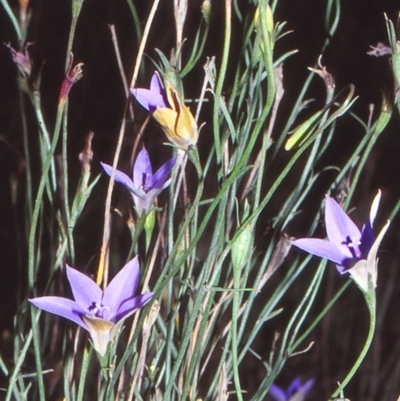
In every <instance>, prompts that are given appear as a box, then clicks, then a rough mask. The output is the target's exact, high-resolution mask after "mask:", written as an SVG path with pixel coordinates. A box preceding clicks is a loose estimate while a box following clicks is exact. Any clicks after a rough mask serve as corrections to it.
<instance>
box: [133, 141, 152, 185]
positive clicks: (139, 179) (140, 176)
mask: <svg viewBox="0 0 400 401" xmlns="http://www.w3.org/2000/svg"><path fill="white" fill-rule="evenodd" d="M152 181H153V170H152V168H151V163H150V157H149V154H148V153H147V150H146V148H145V147H143V148H142V150H141V151H140V152H139V154H138V155H137V157H136V161H135V165H134V166H133V185H134V187H135V188H136V189H138V190H143V191H144V192H147V191H148V190H149V189H150V187H151V183H152Z"/></svg>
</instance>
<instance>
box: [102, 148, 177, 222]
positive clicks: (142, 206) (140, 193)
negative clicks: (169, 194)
mask: <svg viewBox="0 0 400 401" xmlns="http://www.w3.org/2000/svg"><path fill="white" fill-rule="evenodd" d="M175 163H176V157H173V158H172V159H171V160H169V161H167V162H166V163H165V164H163V165H162V166H161V167H160V168H159V169H158V170H157V171H156V173H154V174H153V169H152V167H151V163H150V158H149V154H148V153H147V150H146V149H145V148H144V147H143V149H142V150H141V151H140V152H139V154H138V156H137V158H136V161H135V165H134V166H133V174H132V175H133V177H132V179H131V178H130V177H129V176H128V175H126V174H125V173H123V172H122V171H119V170H116V172H115V177H114V179H115V181H117V182H119V183H120V184H123V185H124V186H125V187H126V188H127V189H128V190H129V192H130V193H131V195H132V198H133V203H134V204H135V207H136V210H137V212H138V215H139V216H141V215H142V214H143V212H144V213H145V214H148V213H149V211H150V209H151V208H152V206H153V203H154V201H155V199H156V197H157V196H158V194H159V193H160V192H161V191H162V190H163V189H165V188H166V187H167V186H168V185H169V184H170V182H171V179H169V180H167V177H168V175H169V173H170V172H171V170H172V169H173V167H174V166H175ZM101 165H102V167H103V169H104V171H105V172H106V173H107V174H108V175H109V176H111V172H112V166H109V165H108V164H105V163H101Z"/></svg>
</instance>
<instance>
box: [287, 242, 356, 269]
mask: <svg viewBox="0 0 400 401" xmlns="http://www.w3.org/2000/svg"><path fill="white" fill-rule="evenodd" d="M292 244H293V245H295V246H297V247H298V248H300V249H302V250H303V251H306V252H309V253H311V254H313V255H316V256H320V257H321V258H325V259H329V260H331V261H332V262H334V263H336V264H338V265H343V264H344V263H345V262H346V260H348V259H352V254H351V252H350V251H349V250H348V249H347V247H344V246H338V245H336V244H333V243H331V242H329V241H327V240H324V239H318V238H300V239H297V240H294V241H292Z"/></svg>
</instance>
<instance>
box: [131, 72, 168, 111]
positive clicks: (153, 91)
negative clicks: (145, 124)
mask: <svg viewBox="0 0 400 401" xmlns="http://www.w3.org/2000/svg"><path fill="white" fill-rule="evenodd" d="M131 92H132V95H133V96H134V97H135V98H136V100H137V101H138V102H139V103H140V104H141V105H142V106H143V107H144V108H145V109H146V110H148V111H153V110H155V109H156V108H157V107H167V104H166V102H165V100H164V95H163V94H164V89H163V87H162V83H161V80H160V76H159V75H158V73H157V72H155V73H154V74H153V77H152V78H151V83H150V90H149V89H145V88H131Z"/></svg>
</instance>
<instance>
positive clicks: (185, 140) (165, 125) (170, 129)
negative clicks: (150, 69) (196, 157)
mask: <svg viewBox="0 0 400 401" xmlns="http://www.w3.org/2000/svg"><path fill="white" fill-rule="evenodd" d="M131 92H132V94H133V96H134V97H135V98H136V100H137V101H138V102H139V103H140V104H141V105H142V106H143V107H144V108H145V109H146V110H148V111H151V112H153V117H154V118H155V119H156V121H157V122H158V123H159V124H160V125H161V128H162V129H163V131H164V133H165V135H166V136H167V137H168V139H169V140H170V141H171V142H172V143H173V144H174V145H175V146H177V147H178V148H181V149H183V150H187V149H188V148H190V147H192V146H196V144H197V139H198V129H197V124H196V121H195V120H194V117H193V115H192V113H191V112H190V110H189V108H188V107H187V106H186V105H185V104H184V103H183V101H182V100H181V99H180V96H179V94H178V92H177V90H176V89H175V88H174V87H173V85H172V84H171V82H169V83H168V84H167V87H166V89H164V87H163V85H162V82H161V79H160V76H159V75H158V73H157V72H155V73H154V74H153V77H152V79H151V83H150V89H145V88H134V89H131Z"/></svg>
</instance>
